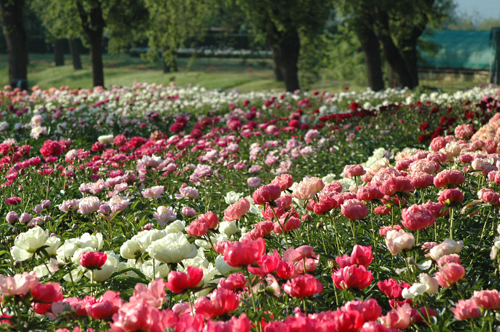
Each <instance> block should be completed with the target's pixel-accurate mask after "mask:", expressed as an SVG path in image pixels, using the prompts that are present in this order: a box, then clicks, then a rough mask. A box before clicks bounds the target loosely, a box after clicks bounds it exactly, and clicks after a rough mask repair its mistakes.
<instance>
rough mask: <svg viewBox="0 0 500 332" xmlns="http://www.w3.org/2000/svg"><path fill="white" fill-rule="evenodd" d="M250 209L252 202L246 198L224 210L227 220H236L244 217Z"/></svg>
mask: <svg viewBox="0 0 500 332" xmlns="http://www.w3.org/2000/svg"><path fill="white" fill-rule="evenodd" d="M249 210H250V202H249V201H248V200H247V199H246V198H242V199H240V200H239V201H238V202H236V203H234V204H232V205H229V206H228V207H227V208H226V210H225V211H224V220H225V221H234V220H237V219H240V218H241V217H243V216H244V215H245V214H246V213H247V212H248V211H249Z"/></svg>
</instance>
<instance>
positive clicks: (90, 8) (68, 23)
mask: <svg viewBox="0 0 500 332" xmlns="http://www.w3.org/2000/svg"><path fill="white" fill-rule="evenodd" d="M33 2H34V3H35V4H34V8H37V9H38V11H39V12H40V13H43V14H44V15H45V16H44V18H43V19H42V21H43V22H44V23H45V24H44V25H45V27H46V28H47V29H49V30H50V31H51V32H52V33H53V34H54V35H55V36H59V37H61V36H62V34H63V33H66V37H67V38H74V37H76V36H80V35H83V36H85V42H86V45H88V47H89V49H90V61H91V63H92V80H93V85H94V86H104V66H103V62H102V55H103V53H104V45H103V37H104V33H106V36H107V37H108V38H109V45H108V48H109V49H110V51H112V52H120V51H123V50H124V49H126V48H127V47H128V46H130V45H131V44H132V43H133V42H134V41H136V36H138V35H140V34H136V32H137V31H141V30H144V29H145V27H146V23H147V18H148V12H147V9H146V7H145V5H144V2H143V1H142V0H33ZM51 25H55V27H51Z"/></svg>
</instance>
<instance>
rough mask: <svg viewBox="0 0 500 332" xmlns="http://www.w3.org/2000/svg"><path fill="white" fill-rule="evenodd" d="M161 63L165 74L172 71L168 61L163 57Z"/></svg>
mask: <svg viewBox="0 0 500 332" xmlns="http://www.w3.org/2000/svg"><path fill="white" fill-rule="evenodd" d="M161 64H162V69H163V74H167V73H170V66H169V65H167V62H166V61H165V58H163V57H162V58H161Z"/></svg>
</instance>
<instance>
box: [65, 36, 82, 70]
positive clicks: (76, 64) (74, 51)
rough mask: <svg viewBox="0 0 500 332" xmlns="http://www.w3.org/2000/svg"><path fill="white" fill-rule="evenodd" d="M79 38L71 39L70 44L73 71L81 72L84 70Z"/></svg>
mask: <svg viewBox="0 0 500 332" xmlns="http://www.w3.org/2000/svg"><path fill="white" fill-rule="evenodd" d="M79 41H80V40H79V38H70V39H68V42H69V50H70V52H71V61H72V62H73V69H74V70H80V69H82V59H81V58H80V44H79Z"/></svg>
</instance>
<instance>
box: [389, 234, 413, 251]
mask: <svg viewBox="0 0 500 332" xmlns="http://www.w3.org/2000/svg"><path fill="white" fill-rule="evenodd" d="M385 244H386V245H387V248H388V249H389V251H390V252H391V254H393V255H397V254H399V253H400V252H401V250H405V249H407V250H409V249H411V248H412V247H413V245H414V244H415V237H414V236H413V234H411V233H406V232H405V231H403V230H399V231H397V230H392V231H388V232H387V234H386V235H385Z"/></svg>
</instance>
